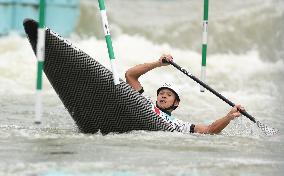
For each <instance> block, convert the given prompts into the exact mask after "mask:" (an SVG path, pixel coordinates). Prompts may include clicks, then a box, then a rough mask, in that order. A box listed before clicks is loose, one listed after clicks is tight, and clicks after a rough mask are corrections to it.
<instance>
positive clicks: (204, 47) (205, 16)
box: [200, 0, 209, 92]
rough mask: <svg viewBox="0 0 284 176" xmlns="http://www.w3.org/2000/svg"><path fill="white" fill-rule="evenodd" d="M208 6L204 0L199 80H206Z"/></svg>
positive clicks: (207, 2)
mask: <svg viewBox="0 0 284 176" xmlns="http://www.w3.org/2000/svg"><path fill="white" fill-rule="evenodd" d="M208 6H209V0H204V14H203V32H202V63H201V80H202V81H203V82H206V55H207V36H208ZM200 91H201V92H204V87H202V86H201V87H200Z"/></svg>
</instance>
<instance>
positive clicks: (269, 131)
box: [163, 59, 279, 135]
mask: <svg viewBox="0 0 284 176" xmlns="http://www.w3.org/2000/svg"><path fill="white" fill-rule="evenodd" d="M163 62H164V63H169V64H171V65H172V66H174V67H175V68H177V69H178V70H179V71H181V72H182V73H184V74H185V75H186V76H188V77H190V78H191V79H193V80H194V81H195V82H197V83H198V84H200V85H201V86H203V87H204V88H205V89H207V90H209V91H210V92H211V93H213V94H214V95H216V96H217V97H219V98H220V99H221V100H223V101H225V102H226V103H227V104H229V105H230V106H232V107H234V106H235V104H234V103H233V102H231V101H230V100H228V99H227V98H225V97H224V96H223V95H221V94H220V93H218V92H217V91H215V90H214V89H212V88H211V87H210V86H208V85H207V84H205V83H204V82H202V81H200V80H199V79H198V78H197V77H195V76H194V75H192V74H191V73H189V72H188V71H186V70H185V69H184V68H182V67H181V66H179V65H177V64H176V63H174V62H172V61H167V60H165V59H163ZM239 111H240V113H242V114H243V115H244V116H246V117H247V118H249V119H250V120H251V121H253V122H254V123H256V124H257V126H258V127H259V128H260V129H261V130H262V131H263V132H264V134H266V135H275V134H277V133H278V131H279V130H277V129H274V128H270V127H268V126H267V125H265V124H263V123H261V122H259V121H257V120H255V118H254V117H253V116H251V115H250V114H248V113H247V112H246V111H245V110H240V109H239Z"/></svg>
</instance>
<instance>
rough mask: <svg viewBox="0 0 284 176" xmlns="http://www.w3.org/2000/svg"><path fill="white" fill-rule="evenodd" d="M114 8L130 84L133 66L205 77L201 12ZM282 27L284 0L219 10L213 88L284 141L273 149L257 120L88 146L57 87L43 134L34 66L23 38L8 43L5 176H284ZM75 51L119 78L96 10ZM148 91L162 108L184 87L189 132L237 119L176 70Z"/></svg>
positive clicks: (89, 10)
mask: <svg viewBox="0 0 284 176" xmlns="http://www.w3.org/2000/svg"><path fill="white" fill-rule="evenodd" d="M106 5H107V10H108V12H109V13H108V15H109V23H110V27H111V32H112V37H113V46H114V51H115V55H116V59H117V62H118V64H117V69H118V73H119V75H120V77H121V78H123V79H124V72H125V71H126V70H127V69H128V68H130V67H131V66H134V65H136V64H139V63H144V62H150V61H154V60H157V59H158V58H159V57H160V55H161V54H162V53H170V54H172V55H173V57H174V60H175V62H176V63H178V64H179V65H181V66H183V67H184V68H186V69H188V70H190V71H191V72H192V73H193V74H194V75H196V76H197V77H199V76H200V66H201V54H200V53H201V41H202V15H203V14H202V11H203V4H202V1H200V2H199V1H194V0H139V1H133V0H111V1H107V2H106ZM283 18H284V3H283V1H280V0H249V1H245V2H242V1H237V0H232V1H230V2H229V1H226V0H216V1H214V2H213V1H210V7H209V36H208V37H209V38H208V58H207V83H208V84H209V85H210V86H211V87H213V88H214V89H215V90H217V91H218V92H220V93H221V94H222V95H224V96H225V97H227V98H228V99H229V100H231V101H233V102H235V103H240V104H242V105H243V106H245V108H246V109H247V111H248V112H249V113H250V114H251V115H253V116H254V117H255V118H256V119H257V120H259V121H261V122H263V123H265V124H267V125H269V126H272V127H274V128H277V129H279V130H280V132H279V134H278V135H276V136H272V137H268V136H265V135H264V134H263V133H262V132H261V130H259V129H258V127H257V126H255V125H254V124H253V123H252V122H250V121H249V120H248V119H247V118H246V117H241V118H239V119H237V120H235V121H232V122H231V123H230V125H229V126H228V127H227V128H226V129H225V130H224V131H223V132H222V133H221V134H219V135H197V134H193V135H191V134H181V133H170V132H147V131H134V132H130V133H127V134H109V135H106V136H103V135H101V134H82V133H80V132H78V130H77V128H76V126H75V124H74V121H73V120H72V118H71V116H70V115H69V114H68V112H67V110H65V108H64V106H63V104H62V103H61V101H60V99H59V98H58V96H57V95H56V93H55V92H54V90H53V88H52V87H51V85H50V84H49V82H48V80H47V79H46V77H44V83H43V87H44V88H43V89H44V90H43V104H44V109H43V123H42V124H41V125H35V124H34V123H33V122H34V104H35V84H36V83H35V80H36V75H35V73H36V59H35V56H34V54H33V52H32V49H31V47H30V45H29V43H28V40H27V39H26V38H25V37H24V36H19V35H17V34H15V33H11V34H10V35H9V36H2V37H0V120H1V123H0V158H1V160H0V175H3V176H4V175H5V176H19V175H23V176H91V175H95V176H97V175H99V176H140V175H141V176H145V175H149V176H156V175H161V176H164V175H178V176H186V175H193V176H210V175H218V176H228V175H233V176H235V175H236V176H239V175H248V176H251V175H253V176H258V175H273V176H275V175H277V176H280V175H283V173H284V142H283V141H284V135H283V134H284V133H283V132H284V121H283V117H284V108H283V104H284V94H283V91H284V52H283V51H284V43H283V41H284V32H283V29H284V22H283ZM68 39H69V40H70V41H72V42H73V43H74V44H75V45H76V46H77V47H79V48H80V49H81V50H83V51H85V52H86V53H88V54H89V55H90V56H92V57H94V58H96V59H97V60H98V61H99V62H101V63H102V64H103V65H105V66H106V67H108V68H110V64H109V60H108V54H107V49H106V45H105V41H104V37H103V32H102V27H101V21H100V16H99V12H98V7H97V4H96V1H82V3H81V17H80V19H79V21H78V25H77V27H76V30H75V32H74V34H72V35H71V36H69V37H68ZM140 81H141V82H142V84H143V86H144V89H145V90H146V93H147V94H148V95H149V96H151V97H152V98H153V99H154V98H155V93H156V92H155V91H156V89H157V88H158V86H159V85H160V84H162V83H163V82H164V81H167V82H174V83H175V84H176V85H178V86H179V87H180V88H181V89H182V94H181V103H180V107H178V109H177V110H176V111H174V113H173V114H174V115H175V116H176V117H177V118H180V119H182V120H184V121H190V122H192V123H196V124H197V123H204V124H210V123H212V122H213V121H214V120H216V119H217V118H220V117H223V116H225V115H226V114H227V113H228V111H229V110H230V107H229V105H227V104H226V103H224V102H222V101H221V100H219V99H218V98H217V97H216V96H214V95H213V94H211V93H210V92H208V91H206V92H205V93H201V92H200V91H199V89H200V87H199V85H197V83H195V82H194V81H192V80H191V79H190V78H188V77H186V76H184V75H183V74H182V73H180V72H179V71H178V70H176V69H175V68H173V67H171V66H168V67H163V68H159V69H156V70H153V71H152V72H149V73H148V74H147V75H144V76H143V77H141V79H140Z"/></svg>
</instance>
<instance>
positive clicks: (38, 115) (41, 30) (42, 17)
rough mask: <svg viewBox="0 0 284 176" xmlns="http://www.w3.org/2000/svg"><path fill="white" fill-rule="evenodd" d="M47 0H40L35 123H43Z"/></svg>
mask: <svg viewBox="0 0 284 176" xmlns="http://www.w3.org/2000/svg"><path fill="white" fill-rule="evenodd" d="M44 26H45V0H40V4H39V27H38V42H37V50H36V51H37V52H36V53H37V79H36V81H37V83H36V103H35V123H36V124H41V119H42V95H41V94H42V72H43V65H44V51H45V29H44Z"/></svg>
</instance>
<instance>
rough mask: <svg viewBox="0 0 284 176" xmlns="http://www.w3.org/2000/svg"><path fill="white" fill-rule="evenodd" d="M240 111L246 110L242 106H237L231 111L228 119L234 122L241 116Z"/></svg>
mask: <svg viewBox="0 0 284 176" xmlns="http://www.w3.org/2000/svg"><path fill="white" fill-rule="evenodd" d="M240 110H242V111H244V110H245V109H244V107H242V106H241V105H236V106H234V107H233V108H232V109H231V110H230V112H229V113H228V114H227V115H226V117H227V118H230V119H231V120H233V119H235V118H237V117H239V116H241V113H240Z"/></svg>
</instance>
